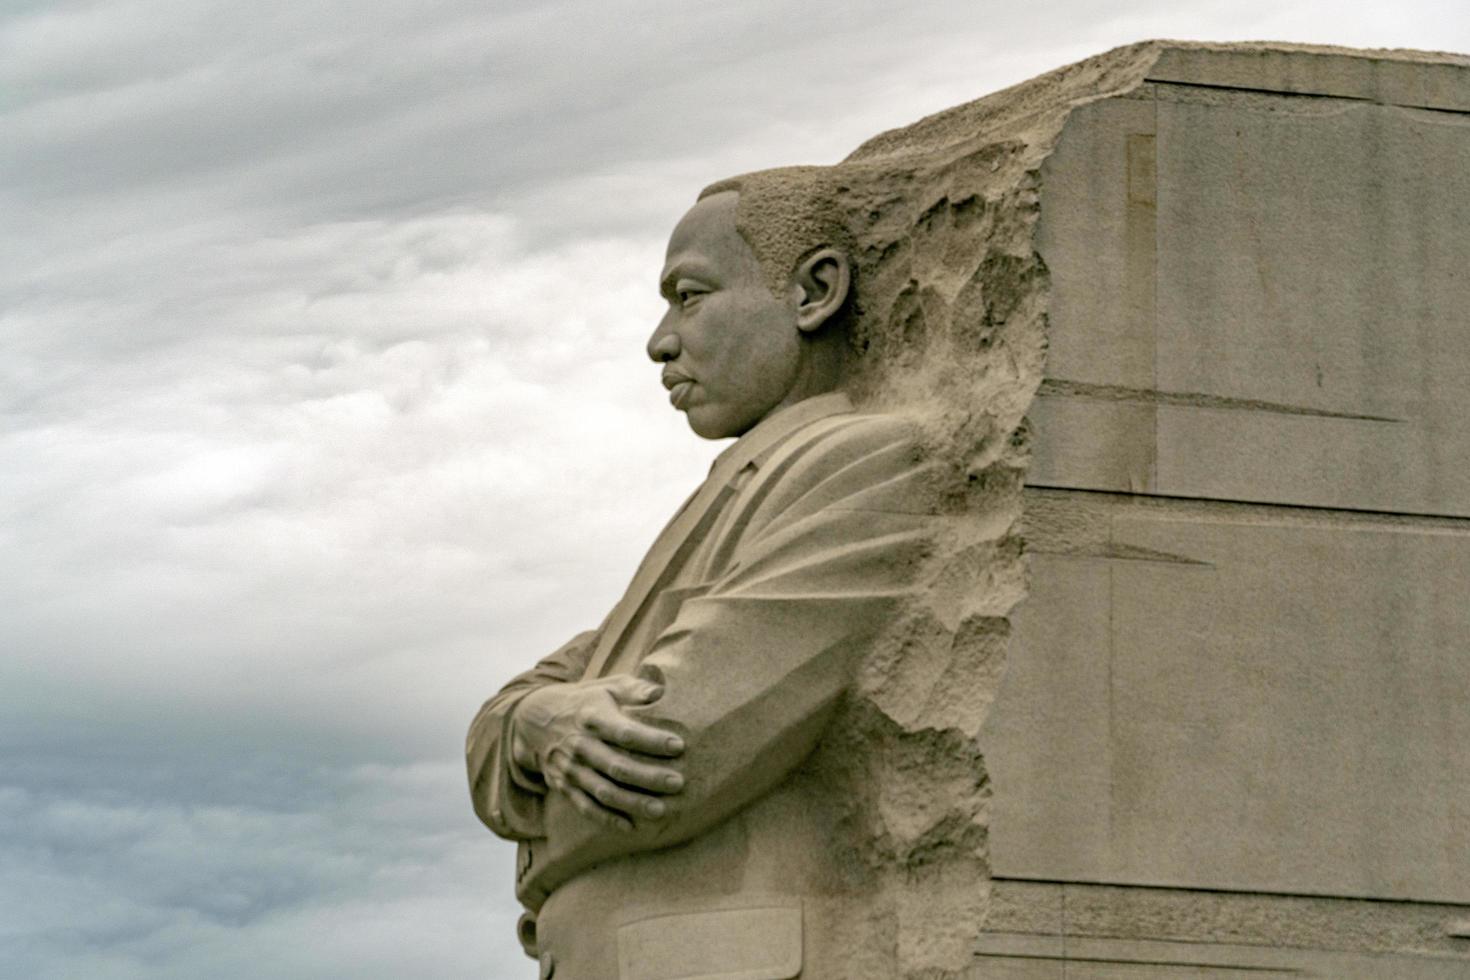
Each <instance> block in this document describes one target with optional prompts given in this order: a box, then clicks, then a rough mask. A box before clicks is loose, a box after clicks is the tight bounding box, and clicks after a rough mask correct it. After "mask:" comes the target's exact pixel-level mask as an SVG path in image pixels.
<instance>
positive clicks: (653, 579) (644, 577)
mask: <svg viewBox="0 0 1470 980" xmlns="http://www.w3.org/2000/svg"><path fill="white" fill-rule="evenodd" d="M851 411H852V402H850V401H848V398H847V396H846V395H844V394H842V393H841V392H834V393H832V394H827V395H818V396H817V397H815V398H808V399H807V400H805V401H802V402H797V403H796V404H795V405H792V406H790V407H789V408H785V409H782V410H781V411H778V412H776V413H774V414H772V415H768V416H766V417H765V418H764V419H762V420H761V421H760V422H759V423H758V424H757V425H756V426H755V428H753V429H751V430H750V431H749V432H747V433H746V434H745V435H743V436H741V437H740V438H739V439H737V440H735V442H734V443H733V444H732V445H731V446H730V448H729V449H726V450H725V451H724V452H722V453H720V455H719V456H718V457H716V459H715V462H714V465H713V466H711V467H710V474H709V477H708V478H707V479H706V480H705V481H704V483H703V484H701V485H700V487H699V489H698V490H697V491H695V493H694V496H693V497H690V498H689V501H688V502H687V503H686V504H685V505H684V507H683V508H682V509H681V510H680V511H679V513H678V514H676V515H675V516H674V519H673V520H672V521H670V522H669V523H668V525H667V526H666V527H665V528H664V529H663V531H662V532H660V533H659V536H658V538H657V539H656V540H655V541H654V543H653V547H652V548H650V549H649V550H648V556H647V557H646V558H644V559H643V564H642V565H640V566H639V567H638V572H637V574H635V575H634V576H633V581H632V583H631V584H629V586H628V591H627V592H626V593H625V594H624V595H623V598H622V599H621V600H620V601H619V602H618V604H617V606H615V607H614V608H613V611H612V615H611V616H609V617H608V623H607V627H606V628H605V629H604V630H603V631H602V635H601V636H600V637H598V641H597V649H596V650H595V651H594V652H593V654H592V659H591V660H590V661H589V662H588V664H587V672H586V673H585V674H584V675H583V676H584V677H589V678H590V677H600V676H602V673H603V670H604V668H605V667H606V666H607V663H608V659H609V658H610V657H611V656H612V655H613V651H615V650H616V649H617V647H618V644H619V643H620V642H622V639H623V636H624V634H626V633H627V631H628V627H629V626H630V625H631V624H632V622H633V619H634V617H636V616H637V615H638V612H639V610H641V609H642V608H643V606H644V604H645V603H646V602H647V601H648V597H649V595H650V593H652V592H653V591H654V589H655V588H656V587H657V586H659V585H660V584H661V583H662V582H663V581H664V579H665V578H666V575H667V573H668V572H669V570H670V569H678V568H679V567H681V566H682V565H683V563H684V560H685V559H686V558H687V557H688V554H689V552H690V551H692V550H693V549H694V548H695V547H697V546H698V544H699V542H700V541H701V540H703V538H704V535H705V534H706V533H708V531H709V528H710V525H711V524H713V522H714V519H715V518H716V517H717V516H718V515H719V513H720V511H721V510H722V509H723V508H724V505H725V504H726V503H727V502H728V500H729V498H730V497H731V496H733V495H734V493H735V491H734V488H733V487H732V486H731V483H732V482H733V481H734V479H735V477H736V476H737V475H738V474H739V473H740V471H741V470H743V469H745V467H746V466H749V465H751V464H752V463H756V462H757V461H758V460H759V459H760V458H761V457H762V456H764V455H765V454H766V453H767V452H769V451H770V450H771V449H773V448H775V446H776V445H777V444H778V443H779V442H781V441H782V440H783V439H785V438H786V437H787V436H789V435H791V434H792V433H794V432H796V431H797V430H798V429H801V428H804V427H805V426H807V425H810V424H811V423H813V422H816V421H818V420H819V419H824V418H827V417H828V416H831V415H841V414H843V413H845V412H851Z"/></svg>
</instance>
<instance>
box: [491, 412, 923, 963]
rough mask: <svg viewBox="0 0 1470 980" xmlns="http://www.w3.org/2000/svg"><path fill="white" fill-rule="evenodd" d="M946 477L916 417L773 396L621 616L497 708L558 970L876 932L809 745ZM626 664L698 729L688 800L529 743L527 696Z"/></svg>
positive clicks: (495, 763) (496, 795)
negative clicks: (546, 760)
mask: <svg viewBox="0 0 1470 980" xmlns="http://www.w3.org/2000/svg"><path fill="white" fill-rule="evenodd" d="M932 483H933V481H932V471H931V469H930V467H929V466H928V465H927V464H926V463H925V460H924V458H923V454H922V453H921V452H920V450H919V449H918V447H917V442H916V439H915V435H914V432H913V429H912V427H911V425H910V424H909V423H907V422H906V421H903V420H901V419H899V418H898V417H895V416H886V415H866V414H857V413H854V412H853V411H852V407H851V404H850V403H849V402H848V401H847V399H846V398H845V396H843V395H840V394H833V395H824V396H819V397H817V398H812V399H808V400H807V401H804V402H801V403H798V404H797V405H794V406H790V407H788V408H786V409H783V410H781V411H779V412H777V413H775V414H773V415H771V416H769V417H767V418H766V419H764V420H762V421H761V422H760V423H759V424H758V425H756V426H755V427H754V428H753V429H751V431H750V432H748V433H746V434H745V435H744V436H742V437H741V438H740V439H738V440H737V441H736V442H735V443H734V444H732V445H731V446H730V447H729V448H728V449H727V450H726V451H725V452H724V453H722V454H721V455H720V457H719V458H718V459H717V460H716V461H715V464H714V466H713V467H712V468H711V473H710V477H709V479H707V480H706V481H705V483H704V484H703V485H702V486H701V487H700V488H699V490H698V491H696V493H695V494H694V495H693V496H692V497H691V498H690V499H689V501H688V502H687V503H686V504H685V505H684V507H683V508H682V509H681V510H680V512H679V513H678V514H676V515H675V517H674V519H673V520H672V521H671V522H670V524H669V525H668V526H667V527H666V528H665V529H664V531H663V532H662V533H661V534H660V535H659V538H658V539H657V541H656V542H655V544H654V546H653V548H652V549H651V550H650V551H649V554H648V556H647V557H646V558H645V559H644V562H643V564H642V566H641V567H640V568H639V570H638V572H637V574H636V575H635V576H634V579H633V582H632V584H631V585H630V586H629V589H628V592H627V594H626V595H625V596H624V597H623V599H622V600H621V601H620V602H619V603H618V605H617V606H616V607H615V608H614V609H613V611H612V613H611V614H610V615H609V617H608V619H607V620H606V621H605V622H604V623H603V624H602V626H601V627H600V628H599V629H597V630H593V631H590V632H587V633H583V634H580V635H579V636H577V637H575V638H573V639H572V640H571V641H570V642H569V643H568V644H567V645H566V646H564V647H562V648H561V649H560V650H558V651H556V652H555V653H553V654H552V655H551V656H549V657H547V658H546V659H544V660H542V661H541V662H540V663H539V664H537V665H536V666H535V667H534V668H533V669H532V670H530V671H528V672H526V673H524V674H521V675H520V676H518V677H516V678H514V679H513V680H512V681H511V682H510V683H509V684H507V685H506V686H505V687H504V688H503V689H502V690H501V691H500V692H499V693H498V694H496V695H495V697H493V698H491V699H490V701H488V702H487V703H486V704H485V706H484V708H483V709H481V711H480V713H479V715H478V716H477V717H476V719H475V721H474V723H473V724H472V726H471V729H470V735H469V738H468V741H467V747H466V754H467V760H468V765H469V775H470V784H471V795H472V797H473V799H474V802H475V807H476V810H477V812H478V813H479V815H480V817H481V819H482V820H484V822H485V823H486V824H487V825H489V827H490V828H491V829H492V830H493V831H495V833H497V834H499V835H500V836H502V837H506V838H509V839H512V840H517V841H519V842H520V848H519V859H518V863H517V868H518V871H517V887H516V891H517V895H518V896H519V897H520V899H521V900H522V902H523V903H524V904H525V905H526V907H527V909H528V910H529V913H530V916H529V917H528V918H527V919H525V920H523V923H524V924H525V927H526V928H525V931H524V932H523V941H525V942H526V943H527V949H528V952H532V953H533V955H534V954H536V953H539V954H540V956H541V958H542V968H543V973H544V974H547V973H548V971H554V973H555V976H557V977H558V978H562V980H569V978H570V980H581V978H586V980H608V978H614V977H620V978H623V980H654V978H658V980H675V978H680V977H691V978H692V977H701V976H714V975H716V974H720V975H724V974H728V975H731V976H740V977H742V978H745V980H765V978H771V980H784V978H788V977H795V976H798V975H800V976H803V977H813V976H822V975H827V974H825V973H824V972H823V968H822V963H823V962H827V961H830V960H833V957H832V956H830V955H829V953H828V951H829V950H830V951H832V952H834V953H835V950H836V949H837V948H839V947H843V946H848V947H850V946H851V945H852V944H853V943H854V942H858V941H859V940H858V938H857V937H854V936H853V935H850V934H849V933H850V930H851V923H846V922H844V921H843V908H844V907H845V905H846V902H847V900H849V899H851V898H852V896H853V893H854V890H855V889H856V890H860V888H861V881H860V879H861V873H860V871H859V870H857V869H855V868H854V867H853V859H852V856H851V854H850V853H848V852H847V850H846V849H845V848H844V847H843V846H842V845H841V843H840V842H839V841H838V840H837V839H836V835H835V833H834V828H835V827H836V825H837V823H838V822H839V821H840V820H841V818H842V812H843V809H844V806H845V805H846V801H844V800H842V799H834V798H833V796H834V793H833V790H832V785H833V784H832V781H831V780H830V779H827V778H825V776H824V774H823V773H822V772H821V771H820V769H819V767H813V765H812V763H811V756H812V752H813V749H814V747H816V746H817V744H818V742H819V740H820V739H821V738H822V736H823V733H824V731H825V730H826V729H827V728H828V724H829V722H830V720H831V718H832V717H833V712H834V710H835V709H837V707H838V705H839V703H840V702H841V700H842V696H843V694H844V692H845V691H846V690H847V689H848V687H849V686H850V684H851V682H852V679H853V676H854V671H855V669H856V667H857V666H858V664H859V663H860V662H861V661H862V660H863V658H864V657H866V656H867V655H869V654H870V653H871V652H872V651H873V650H874V648H875V644H877V643H878V642H880V640H881V639H882V637H883V636H884V631H885V628H886V627H887V626H888V625H889V623H890V622H891V621H892V619H893V617H894V616H895V614H896V612H898V611H899V609H900V607H901V604H902V602H903V599H904V597H905V596H906V595H907V594H908V593H909V592H910V591H911V590H912V588H913V587H914V583H915V579H916V575H917V572H918V569H919V568H920V566H921V564H922V562H923V559H924V558H925V556H926V555H927V554H928V553H929V551H930V537H931V534H932V532H933V527H934V522H933V520H932V516H931V515H932V514H934V513H935V511H936V508H935V507H934V503H933V500H932V493H931V490H932ZM613 672H629V673H637V674H640V675H642V676H645V677H649V678H651V679H654V680H657V681H659V682H660V683H661V684H662V685H663V688H664V694H663V695H662V697H660V698H659V699H658V700H657V701H655V702H654V703H652V704H649V705H646V706H640V707H637V708H632V709H630V710H629V713H630V714H631V715H633V716H634V717H638V718H640V719H642V720H644V721H647V722H649V723H651V724H654V725H658V726H660V727H663V728H666V729H669V730H671V731H674V732H677V733H679V734H680V735H681V736H683V738H684V740H685V743H686V746H687V747H686V750H685V754H684V757H683V759H682V760H681V761H680V763H679V765H680V767H681V768H682V770H683V772H684V775H685V788H684V789H683V791H682V792H680V793H678V794H676V795H674V796H672V797H668V798H667V800H666V802H667V803H668V804H669V809H668V815H667V816H666V817H665V818H664V819H663V820H661V821H658V822H657V823H656V824H652V825H650V826H647V827H643V828H640V829H639V830H637V831H634V832H632V833H628V832H620V831H615V830H610V829H608V828H606V827H603V826H601V825H598V824H595V823H594V822H592V821H590V820H587V819H586V818H584V817H583V816H582V815H581V814H579V813H578V812H577V811H576V810H575V809H574V808H573V807H572V806H571V804H570V803H569V802H567V801H566V799H565V798H564V797H562V796H561V795H560V794H556V793H551V794H548V793H547V792H546V790H545V788H544V786H543V785H542V784H541V783H540V781H539V779H537V778H536V777H535V776H533V775H531V774H527V773H524V772H521V771H520V770H519V768H518V767H517V766H516V765H515V764H514V762H513V761H512V760H511V758H510V746H509V738H508V733H509V725H510V720H511V717H512V712H513V711H514V708H515V705H516V704H517V703H518V702H519V701H520V699H521V698H523V697H524V696H525V695H526V694H527V693H529V692H530V691H532V690H534V689H536V688H537V687H539V686H541V685H544V684H553V683H562V682H568V681H576V680H579V679H582V678H586V677H597V676H605V675H607V674H609V673H613ZM533 927H534V935H532V934H531V933H532V928H533ZM869 938H871V937H869ZM803 963H805V964H806V967H805V972H803Z"/></svg>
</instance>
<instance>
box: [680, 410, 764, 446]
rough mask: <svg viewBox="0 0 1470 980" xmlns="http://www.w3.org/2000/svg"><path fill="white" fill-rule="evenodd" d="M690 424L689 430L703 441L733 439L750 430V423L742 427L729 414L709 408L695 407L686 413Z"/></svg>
mask: <svg viewBox="0 0 1470 980" xmlns="http://www.w3.org/2000/svg"><path fill="white" fill-rule="evenodd" d="M685 417H686V418H687V420H688V422H689V428H691V429H693V430H694V434H695V435H697V436H699V437H700V438H702V439H733V438H734V437H735V436H738V435H742V434H744V433H745V432H746V431H747V430H749V429H750V427H751V425H754V424H755V423H754V422H752V423H749V424H744V425H742V424H741V423H740V422H739V421H738V420H735V419H732V418H730V417H729V416H728V415H727V414H725V413H723V412H719V411H710V410H709V407H708V406H705V405H695V406H693V407H691V408H689V409H687V410H686V412H685Z"/></svg>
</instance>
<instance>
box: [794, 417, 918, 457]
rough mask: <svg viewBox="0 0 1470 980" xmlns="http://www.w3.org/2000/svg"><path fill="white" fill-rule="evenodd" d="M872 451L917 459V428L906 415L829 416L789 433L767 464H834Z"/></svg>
mask: <svg viewBox="0 0 1470 980" xmlns="http://www.w3.org/2000/svg"><path fill="white" fill-rule="evenodd" d="M875 452H884V453H893V452H900V453H902V454H905V455H911V456H918V455H919V454H920V452H921V449H920V439H919V427H918V425H917V424H916V423H915V422H914V421H913V420H912V419H909V418H907V417H906V416H902V415H894V414H888V413H882V412H845V413H843V414H840V415H829V416H827V417H826V418H822V419H818V420H816V421H814V422H811V423H808V424H807V425H805V426H803V427H802V428H800V429H797V430H796V431H795V432H793V433H792V434H791V435H790V436H789V437H788V438H787V439H785V440H784V441H783V442H782V443H781V444H780V445H778V446H777V447H776V448H775V450H774V451H773V452H772V453H771V455H770V459H769V462H770V463H771V464H772V465H776V466H780V465H782V464H783V463H785V464H789V463H791V462H794V461H796V460H798V459H804V460H806V461H807V462H808V463H812V462H818V461H826V462H827V463H834V462H840V461H841V460H844V459H851V458H856V457H861V456H864V455H868V454H871V453H875Z"/></svg>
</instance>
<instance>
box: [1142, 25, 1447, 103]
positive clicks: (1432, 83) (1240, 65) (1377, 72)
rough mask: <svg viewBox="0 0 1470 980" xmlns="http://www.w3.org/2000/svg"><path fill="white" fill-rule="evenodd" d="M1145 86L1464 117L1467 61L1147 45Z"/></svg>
mask: <svg viewBox="0 0 1470 980" xmlns="http://www.w3.org/2000/svg"><path fill="white" fill-rule="evenodd" d="M1147 43H1149V44H1151V45H1154V46H1156V48H1157V51H1158V57H1157V58H1156V59H1155V60H1154V62H1153V65H1152V67H1150V68H1149V69H1148V70H1147V72H1146V74H1145V80H1146V81H1151V82H1163V83H1166V84H1182V85H1198V86H1207V87H1211V88H1232V89H1244V90H1248V91H1257V92H1273V93H1279V94H1283V95H1306V96H1320V97H1326V98H1341V99H1359V100H1362V101H1366V102H1376V103H1379V104H1383V105H1398V106H1405V107H1408V108H1417V109H1438V110H1444V111H1450V112H1470V56H1467V55H1462V54H1452V53H1450V52H1444V51H1415V50H1412V49H1408V48H1343V47H1335V46H1330V45H1320V44H1287V43H1278V42H1267V41H1247V42H1239V43H1233V44H1210V43H1205V42H1189V41H1151V42H1147Z"/></svg>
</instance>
